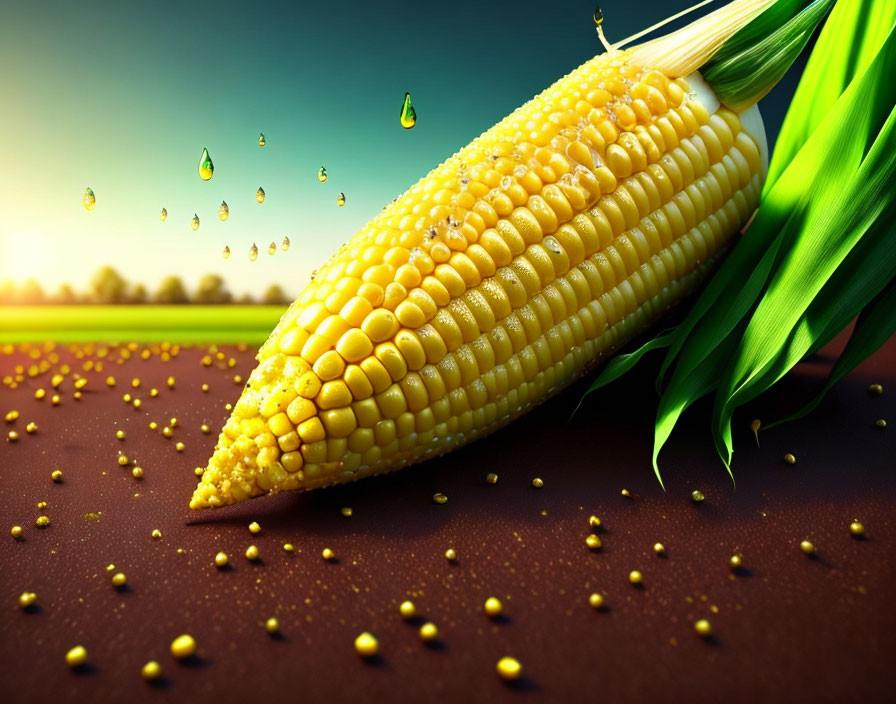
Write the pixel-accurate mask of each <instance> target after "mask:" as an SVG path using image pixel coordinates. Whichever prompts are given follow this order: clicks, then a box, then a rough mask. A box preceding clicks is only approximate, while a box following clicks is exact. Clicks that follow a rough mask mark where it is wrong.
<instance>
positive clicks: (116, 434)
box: [115, 430, 124, 440]
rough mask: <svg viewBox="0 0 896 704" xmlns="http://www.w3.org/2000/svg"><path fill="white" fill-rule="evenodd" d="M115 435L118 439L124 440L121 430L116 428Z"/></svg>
mask: <svg viewBox="0 0 896 704" xmlns="http://www.w3.org/2000/svg"><path fill="white" fill-rule="evenodd" d="M115 437H117V438H118V439H119V440H124V431H123V430H116V431H115Z"/></svg>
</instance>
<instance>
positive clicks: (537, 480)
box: [532, 477, 544, 489]
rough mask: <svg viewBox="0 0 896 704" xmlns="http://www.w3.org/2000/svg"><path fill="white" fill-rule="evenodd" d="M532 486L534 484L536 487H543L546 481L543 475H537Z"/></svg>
mask: <svg viewBox="0 0 896 704" xmlns="http://www.w3.org/2000/svg"><path fill="white" fill-rule="evenodd" d="M532 486H534V487H535V488H536V489H541V487H543V486H544V481H543V480H542V479H541V477H535V479H533V480H532Z"/></svg>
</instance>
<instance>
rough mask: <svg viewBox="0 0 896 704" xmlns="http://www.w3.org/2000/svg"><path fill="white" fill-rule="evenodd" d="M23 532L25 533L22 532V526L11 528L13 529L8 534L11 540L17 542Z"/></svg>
mask: <svg viewBox="0 0 896 704" xmlns="http://www.w3.org/2000/svg"><path fill="white" fill-rule="evenodd" d="M24 532H25V531H24V530H23V528H22V526H13V527H12V528H11V529H10V531H9V534H10V535H11V536H12V537H13V538H15V539H16V540H19V539H20V538H21V537H22V534H23V533H24Z"/></svg>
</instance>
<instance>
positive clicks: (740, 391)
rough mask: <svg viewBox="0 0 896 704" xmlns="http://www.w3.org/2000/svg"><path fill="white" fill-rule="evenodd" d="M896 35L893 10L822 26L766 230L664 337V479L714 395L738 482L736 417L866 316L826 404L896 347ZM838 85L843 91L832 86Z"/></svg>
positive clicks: (795, 108)
mask: <svg viewBox="0 0 896 704" xmlns="http://www.w3.org/2000/svg"><path fill="white" fill-rule="evenodd" d="M787 2H788V0H781V3H782V5H783V4H785V3H787ZM790 4H791V5H792V6H793V7H795V6H796V4H797V3H790ZM813 7H815V8H818V7H820V5H819V4H818V0H816V2H814V3H812V4H811V5H809V6H808V7H807V8H806V9H805V10H803V12H806V11H808V10H811V9H812V8H813ZM772 9H774V6H773V8H772ZM771 11H772V10H766V13H768V12H771ZM782 12H783V10H782ZM764 14H765V13H764ZM798 17H799V15H796V18H798ZM761 18H762V16H760V18H759V19H761ZM756 21H758V20H754V22H756ZM894 23H896V3H893V2H892V1H891V0H839V2H838V3H837V5H836V6H835V8H834V10H833V12H832V13H831V15H830V18H829V20H828V22H827V23H826V24H825V27H824V29H823V31H822V32H821V36H820V37H819V40H818V43H817V46H816V49H815V51H814V52H813V54H812V57H811V58H810V60H809V63H808V67H807V70H806V74H805V75H804V76H803V79H802V81H801V83H800V86H799V89H798V91H797V93H796V96H795V98H794V101H793V103H792V104H791V107H790V110H789V112H788V115H787V119H786V120H785V123H784V127H783V128H782V132H781V136H780V138H779V147H778V148H777V149H776V150H775V153H774V157H773V160H772V163H771V165H770V168H769V177H768V181H767V184H766V187H765V189H764V190H763V195H762V199H761V203H760V207H759V210H758V212H757V215H756V217H755V218H754V220H753V222H752V223H751V225H750V227H749V229H748V230H747V232H746V234H745V235H744V236H743V237H742V238H741V240H740V241H739V242H738V243H737V244H736V246H735V247H734V248H733V251H732V253H731V254H730V256H729V257H728V258H727V259H726V260H725V262H724V263H723V264H722V266H721V267H720V269H719V270H718V272H717V273H716V274H715V275H714V276H713V278H712V279H711V280H710V282H709V284H708V286H707V287H706V289H705V290H704V291H703V293H702V294H701V295H700V297H699V298H698V299H697V301H696V303H695V304H694V307H693V308H692V310H691V311H690V312H689V314H688V315H687V316H686V318H685V319H684V321H683V322H682V323H681V324H679V325H678V326H677V327H676V329H675V330H674V331H673V333H671V335H669V334H666V335H664V336H663V337H662V345H663V346H665V345H668V347H669V351H668V353H667V355H666V358H665V360H664V362H663V365H662V367H661V370H660V375H659V384H660V386H661V388H662V397H661V399H660V403H659V409H658V412H657V420H656V427H655V435H654V451H653V465H654V471H655V472H656V473H657V477H659V476H660V475H659V469H658V463H657V458H658V454H659V451H660V449H661V448H662V446H663V444H664V443H665V442H666V440H667V439H668V437H669V435H670V434H671V432H672V430H673V428H674V427H675V424H676V423H677V421H678V419H679V417H680V415H681V413H683V412H684V410H685V409H687V408H688V407H689V406H690V405H691V404H693V403H694V402H695V401H696V400H698V399H699V398H701V397H703V396H706V395H708V394H714V411H713V426H712V431H713V433H712V435H713V440H714V442H715V445H716V448H717V450H718V452H719V455H720V457H721V458H722V460H723V462H724V463H725V466H726V467H727V468H728V471H729V473H731V468H730V462H731V457H732V452H733V443H732V436H731V419H732V415H733V413H734V411H735V409H736V408H737V407H738V406H740V405H742V404H743V403H746V402H747V401H749V400H751V399H753V398H755V397H756V396H758V395H759V394H761V393H762V392H763V391H765V390H767V389H768V388H769V387H770V386H771V385H773V384H774V383H776V382H777V381H778V380H779V379H780V378H781V377H782V376H783V375H784V374H785V373H786V372H787V371H788V370H790V369H791V368H792V367H793V366H794V365H795V364H796V363H797V362H799V361H800V360H801V359H803V358H804V357H805V356H807V355H809V354H812V353H814V352H815V351H817V350H818V349H819V348H820V347H821V346H823V345H824V344H827V343H828V342H829V341H830V340H831V339H833V337H835V336H836V335H837V334H839V332H840V331H841V330H843V329H844V328H845V327H846V326H848V324H849V323H850V322H851V321H852V319H853V318H854V317H855V316H856V314H858V313H859V312H860V311H863V310H864V312H863V313H862V315H861V316H860V318H859V323H857V326H856V329H855V331H854V333H853V337H852V338H851V339H850V343H849V344H848V345H847V349H846V350H845V351H844V356H843V357H842V358H841V361H838V363H837V365H835V367H834V369H833V370H832V372H831V377H830V379H829V381H828V384H827V385H826V386H825V389H823V390H822V392H821V395H823V394H824V393H825V392H826V391H827V389H829V388H830V386H832V385H833V383H835V382H836V380H837V379H839V378H840V377H842V375H843V374H845V373H846V371H847V370H848V369H851V368H853V367H854V366H855V365H856V364H858V363H859V362H860V361H861V359H863V358H864V356H866V355H867V354H870V353H871V352H872V351H873V350H875V349H877V348H878V347H879V346H880V345H881V344H882V343H883V341H885V340H886V337H888V336H889V334H891V333H892V331H893V328H894V324H896V323H894V320H893V313H892V312H891V311H892V307H891V308H890V309H886V308H885V306H886V305H888V304H889V305H891V306H892V303H893V301H892V295H893V294H891V293H890V291H891V289H892V286H893V284H892V282H893V280H894V277H896V247H894V246H893V244H892V234H891V233H892V230H893V227H892V223H893V222H894V218H896V189H894V188H893V186H892V184H893V183H894V182H896V82H894V81H893V78H892V77H893V75H894V72H896V27H894ZM881 25H883V26H884V27H886V31H884V30H882V29H881ZM753 29H755V27H754V28H753ZM749 31H752V30H751V28H750V25H747V26H746V27H745V28H744V29H742V30H741V32H739V33H737V34H735V35H734V37H732V39H731V40H729V41H732V42H742V41H743V37H744V36H745V34H744V33H746V32H749ZM726 47H727V45H726V46H723V47H722V49H721V50H720V51H719V52H718V53H719V54H720V55H721V56H722V58H723V59H724V58H725V57H726V56H729V55H730V56H733V57H736V56H743V55H744V50H743V49H740V48H738V47H735V49H737V51H735V50H729V49H726ZM767 48H768V47H767ZM720 65H721V64H720ZM829 75H830V76H832V77H833V81H832V83H831V84H825V83H824V81H825V80H827V76H829ZM888 287H889V288H888ZM885 290H886V292H884V291H885ZM871 326H876V327H873V328H872V327H871ZM649 344H650V343H648V345H649ZM639 352H640V350H639ZM639 358H640V357H639ZM634 361H635V362H636V361H637V359H635V360H634ZM632 366H634V362H632V363H631V364H627V365H625V369H626V370H627V369H629V368H631V367H632ZM605 373H606V372H605ZM616 376H618V374H616ZM602 377H603V375H602V376H601V377H598V380H597V382H596V383H600V382H602V381H603V378H602ZM818 400H819V398H816V399H814V400H813V401H812V402H810V404H809V407H807V408H810V407H814V405H817V402H818ZM805 412H808V410H807V409H803V411H800V413H799V414H797V415H800V414H802V413H805ZM732 478H733V475H732Z"/></svg>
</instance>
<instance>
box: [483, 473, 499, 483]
mask: <svg viewBox="0 0 896 704" xmlns="http://www.w3.org/2000/svg"><path fill="white" fill-rule="evenodd" d="M485 481H487V482H488V483H489V484H497V483H498V475H497V474H495V473H494V472H491V473H490V474H486V475H485Z"/></svg>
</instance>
